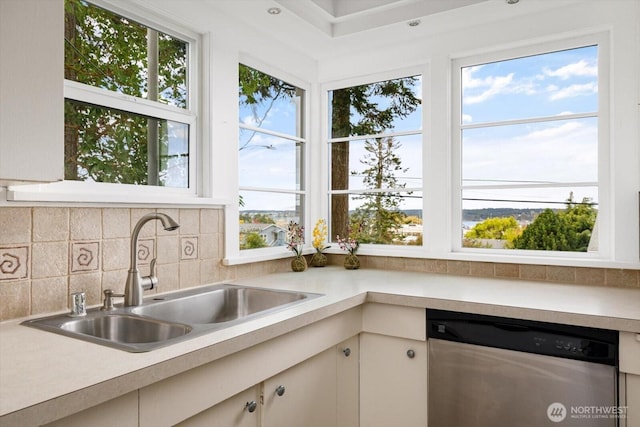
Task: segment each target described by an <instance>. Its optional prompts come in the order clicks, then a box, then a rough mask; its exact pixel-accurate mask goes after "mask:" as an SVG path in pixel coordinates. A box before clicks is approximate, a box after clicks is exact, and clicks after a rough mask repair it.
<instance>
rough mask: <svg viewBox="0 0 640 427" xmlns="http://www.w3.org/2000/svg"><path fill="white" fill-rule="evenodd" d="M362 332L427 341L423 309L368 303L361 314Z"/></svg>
mask: <svg viewBox="0 0 640 427" xmlns="http://www.w3.org/2000/svg"><path fill="white" fill-rule="evenodd" d="M362 329H363V331H364V332H371V333H374V334H380V335H388V336H392V337H399V338H408V339H412V340H420V341H425V340H426V339H427V323H426V311H425V309H424V308H416V307H402V306H398V305H388V304H377V303H368V304H365V305H364V309H363V312H362Z"/></svg>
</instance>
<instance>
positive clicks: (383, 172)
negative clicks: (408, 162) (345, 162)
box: [351, 138, 407, 243]
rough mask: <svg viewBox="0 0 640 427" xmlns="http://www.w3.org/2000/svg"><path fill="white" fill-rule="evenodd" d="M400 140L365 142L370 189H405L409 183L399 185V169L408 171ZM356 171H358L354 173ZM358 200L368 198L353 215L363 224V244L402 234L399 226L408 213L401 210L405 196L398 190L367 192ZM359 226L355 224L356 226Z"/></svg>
mask: <svg viewBox="0 0 640 427" xmlns="http://www.w3.org/2000/svg"><path fill="white" fill-rule="evenodd" d="M398 148H400V143H399V142H398V141H396V140H395V139H393V138H374V139H368V140H366V141H365V144H364V149H365V151H366V154H365V157H364V159H362V160H360V162H361V163H362V164H364V165H365V166H366V168H365V169H364V171H363V173H364V179H363V182H364V184H365V186H366V187H367V188H373V189H381V188H394V189H399V188H404V187H405V185H406V184H399V183H398V179H397V178H396V173H397V172H406V171H407V168H403V167H402V165H401V159H400V157H398V155H397V154H396V150H397V149H398ZM352 174H356V172H352ZM354 199H355V200H364V203H363V205H362V206H360V207H359V208H357V209H356V210H355V212H354V214H353V216H352V219H351V221H352V223H357V224H359V225H360V227H359V228H360V230H361V231H360V233H359V234H358V236H356V238H357V240H358V241H359V242H361V243H391V242H393V241H394V240H397V239H399V238H400V237H401V233H399V231H398V230H399V229H400V227H401V225H402V224H403V223H404V217H405V214H404V213H402V212H401V211H400V210H399V207H400V204H401V203H402V197H401V196H400V195H398V194H397V193H389V192H383V193H379V192H375V193H367V194H363V195H361V196H358V197H354ZM353 228H354V229H356V228H355V227H353Z"/></svg>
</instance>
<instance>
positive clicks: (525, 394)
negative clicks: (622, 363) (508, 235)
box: [427, 309, 621, 427]
mask: <svg viewBox="0 0 640 427" xmlns="http://www.w3.org/2000/svg"><path fill="white" fill-rule="evenodd" d="M427 336H428V338H429V359H428V364H429V368H428V374H429V377H428V381H429V386H428V387H429V388H428V392H429V396H428V420H429V427H457V426H459V427H466V426H474V427H485V426H486V427H513V426H518V427H529V426H530V427H540V426H562V427H564V426H581V427H583V426H607V427H613V426H617V425H618V420H619V419H620V418H621V416H620V413H619V411H620V408H619V407H618V406H617V404H618V402H617V399H618V392H617V388H618V381H617V380H618V369H617V364H618V356H617V354H618V333H617V332H615V331H608V330H601V329H592V328H584V327H576V326H568V325H557V324H552V323H545V322H534V321H525V320H515V319H508V318H502V317H494V316H484V315H474V314H466V313H456V312H449V311H441V310H429V309H428V310H427Z"/></svg>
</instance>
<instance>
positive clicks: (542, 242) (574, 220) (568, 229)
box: [513, 195, 597, 252]
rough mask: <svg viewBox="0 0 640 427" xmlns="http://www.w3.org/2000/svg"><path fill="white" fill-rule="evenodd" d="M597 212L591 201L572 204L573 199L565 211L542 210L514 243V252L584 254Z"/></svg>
mask: <svg viewBox="0 0 640 427" xmlns="http://www.w3.org/2000/svg"><path fill="white" fill-rule="evenodd" d="M596 216H597V211H596V210H595V209H594V208H593V206H592V204H591V201H590V199H588V198H585V199H583V200H582V203H575V202H574V201H573V195H571V196H570V197H569V199H568V200H567V205H566V208H565V210H564V211H561V212H554V211H552V210H551V209H546V210H544V211H543V212H542V213H541V214H540V215H538V216H537V217H536V219H535V220H534V221H533V223H531V224H530V225H529V226H528V227H526V228H525V229H524V231H523V232H522V235H520V236H519V237H517V238H516V239H515V240H514V242H513V245H514V248H516V249H535V250H547V251H573V252H586V251H587V250H588V248H589V241H590V240H591V233H592V230H593V227H594V225H595V221H596Z"/></svg>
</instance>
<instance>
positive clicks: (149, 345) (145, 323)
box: [23, 310, 193, 352]
mask: <svg viewBox="0 0 640 427" xmlns="http://www.w3.org/2000/svg"><path fill="white" fill-rule="evenodd" d="M23 325H27V326H32V327H36V328H38V329H43V330H46V331H50V332H55V333H58V334H61V335H66V336H69V337H73V338H79V339H82V340H84V341H91V342H94V343H97V344H103V345H106V346H108V347H114V348H119V349H122V350H127V351H131V352H142V351H149V350H152V349H154V348H158V347H162V346H164V345H168V344H171V343H172V342H175V341H176V339H178V338H182V337H184V336H186V335H188V334H189V333H190V332H191V331H192V330H193V328H192V327H191V326H189V325H185V324H179V323H170V322H164V321H160V320H157V319H149V318H144V317H140V316H135V315H131V314H128V313H121V312H117V313H113V312H109V313H106V312H102V311H99V310H93V311H89V312H88V313H87V316H86V317H70V316H68V315H66V314H61V315H58V316H51V317H45V318H42V319H36V320H28V321H26V322H23Z"/></svg>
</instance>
